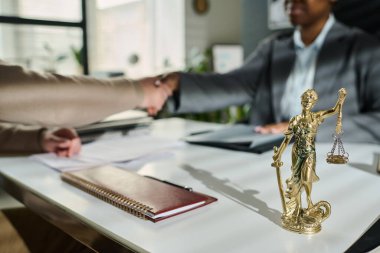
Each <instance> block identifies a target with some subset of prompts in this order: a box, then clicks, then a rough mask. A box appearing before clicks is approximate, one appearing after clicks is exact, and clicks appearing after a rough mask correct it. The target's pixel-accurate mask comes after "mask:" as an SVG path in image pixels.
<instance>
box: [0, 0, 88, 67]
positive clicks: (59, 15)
mask: <svg viewBox="0 0 380 253" xmlns="http://www.w3.org/2000/svg"><path fill="white" fill-rule="evenodd" d="M84 2H85V0H82V1H80V0H66V1H59V0H33V1H30V0H0V58H1V59H3V60H5V61H7V62H11V63H15V64H20V65H23V66H25V67H28V68H31V69H34V70H38V71H46V72H58V73H62V74H79V73H82V72H87V58H86V48H87V47H86V22H85V21H82V16H85V12H84V9H83V10H82V8H84V7H85V3H84ZM82 48H84V49H85V50H81V49H82ZM78 56H79V58H78Z"/></svg>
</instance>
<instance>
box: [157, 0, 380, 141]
mask: <svg viewBox="0 0 380 253" xmlns="http://www.w3.org/2000/svg"><path fill="white" fill-rule="evenodd" d="M335 2H336V0H286V1H285V8H286V11H287V13H288V14H289V18H290V21H291V23H292V24H293V25H294V26H295V30H294V31H293V32H282V33H280V34H275V35H273V36H271V37H269V38H267V39H266V40H264V41H263V42H262V43H261V44H260V45H259V46H258V48H257V49H256V50H255V51H254V52H253V53H252V54H251V55H250V56H249V57H248V59H247V61H246V62H245V64H244V65H243V66H242V67H241V68H238V69H236V70H234V71H231V72H229V73H226V74H193V73H170V74H168V75H166V76H165V75H164V76H163V77H157V78H158V80H156V82H157V83H161V84H167V85H169V86H170V87H171V89H172V91H173V92H174V97H173V100H172V101H174V106H172V108H174V109H173V110H174V111H175V112H177V113H186V112H204V111H211V110H216V109H220V108H224V107H226V106H229V105H239V104H246V103H250V104H251V115H250V119H249V121H250V123H251V124H252V125H254V126H255V129H256V130H257V131H258V132H260V133H280V132H283V131H285V130H286V127H287V125H288V121H289V119H290V118H291V117H292V116H294V115H297V114H299V113H300V112H301V105H300V103H299V99H298V98H299V97H300V96H301V94H302V93H303V92H304V91H305V90H307V89H310V88H314V89H315V90H316V91H317V93H318V94H319V97H320V103H319V104H318V105H317V106H316V108H315V110H321V109H323V108H325V107H326V106H329V105H331V106H332V105H333V104H334V101H335V100H336V94H337V91H338V90H339V89H340V88H346V90H347V99H346V103H345V107H344V110H343V126H344V131H345V132H346V133H347V134H346V135H345V136H344V140H345V141H349V142H367V143H380V132H379V131H378V127H379V125H380V43H379V41H378V40H377V39H376V38H375V37H372V36H370V35H368V34H366V33H364V32H363V31H361V30H359V29H356V28H349V27H347V26H345V25H344V24H342V23H340V22H339V21H337V20H335V18H334V15H333V14H332V13H331V11H332V7H333V5H334V4H335ZM334 127H335V120H334V119H329V120H327V121H326V123H325V124H324V126H323V127H321V128H320V131H319V133H318V137H317V138H318V140H319V141H329V142H330V141H331V140H332V137H331V136H332V133H333V131H334Z"/></svg>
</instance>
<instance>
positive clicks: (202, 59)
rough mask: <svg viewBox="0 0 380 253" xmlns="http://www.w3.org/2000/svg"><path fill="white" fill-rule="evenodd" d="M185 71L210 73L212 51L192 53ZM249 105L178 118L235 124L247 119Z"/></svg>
mask: <svg viewBox="0 0 380 253" xmlns="http://www.w3.org/2000/svg"><path fill="white" fill-rule="evenodd" d="M185 71H187V72H190V73H207V72H212V71H213V69H212V51H211V49H206V50H205V51H204V52H203V53H199V52H197V51H193V52H191V53H190V57H189V60H188V63H187V67H186V69H185ZM249 110H250V107H249V105H242V106H230V107H227V108H224V109H221V110H217V111H212V112H205V113H187V114H182V115H179V116H180V117H183V118H186V119H192V120H199V121H207V122H216V123H236V122H242V121H244V120H246V119H247V115H248V113H249Z"/></svg>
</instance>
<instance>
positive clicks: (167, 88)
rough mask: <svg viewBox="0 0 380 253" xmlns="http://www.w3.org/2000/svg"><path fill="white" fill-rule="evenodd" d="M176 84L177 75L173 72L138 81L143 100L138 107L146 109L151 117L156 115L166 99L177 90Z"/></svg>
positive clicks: (177, 80)
mask: <svg viewBox="0 0 380 253" xmlns="http://www.w3.org/2000/svg"><path fill="white" fill-rule="evenodd" d="M178 82H179V74H178V73H175V72H173V73H169V74H165V75H160V76H155V77H147V78H143V79H140V80H138V83H139V85H140V86H141V87H142V91H143V100H142V102H141V104H140V105H139V107H141V108H146V109H147V112H148V114H149V115H151V116H154V115H156V114H157V113H158V112H159V111H160V110H161V109H162V107H163V106H164V104H165V102H166V100H167V99H168V97H170V96H172V95H173V92H174V91H175V90H177V89H178Z"/></svg>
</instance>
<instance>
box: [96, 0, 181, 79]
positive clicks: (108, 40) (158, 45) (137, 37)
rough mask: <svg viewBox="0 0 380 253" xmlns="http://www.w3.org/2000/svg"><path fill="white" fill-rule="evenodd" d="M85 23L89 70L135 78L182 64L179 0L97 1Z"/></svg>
mask: <svg viewBox="0 0 380 253" xmlns="http://www.w3.org/2000/svg"><path fill="white" fill-rule="evenodd" d="M89 24H90V27H89V34H90V39H89V46H90V52H91V53H90V59H91V71H92V72H95V73H96V72H120V73H124V74H125V75H126V76H128V77H131V78H138V77H142V76H146V75H152V74H154V73H161V72H162V71H168V70H172V69H176V70H178V69H182V68H183V67H184V58H185V53H184V1H183V0H97V1H96V6H93V9H91V7H90V6H89Z"/></svg>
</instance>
